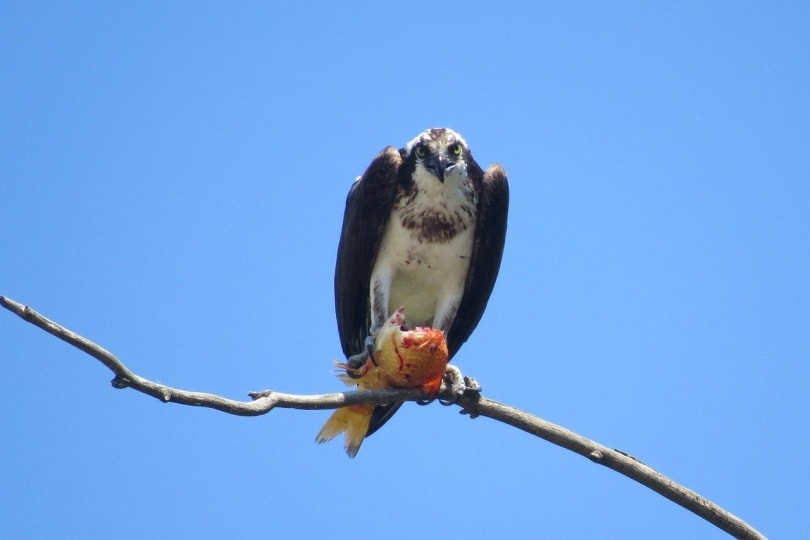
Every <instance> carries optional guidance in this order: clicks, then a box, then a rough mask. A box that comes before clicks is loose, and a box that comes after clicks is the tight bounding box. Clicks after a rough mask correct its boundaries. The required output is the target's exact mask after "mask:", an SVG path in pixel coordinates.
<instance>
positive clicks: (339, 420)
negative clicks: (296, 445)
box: [315, 405, 374, 458]
mask: <svg viewBox="0 0 810 540" xmlns="http://www.w3.org/2000/svg"><path fill="white" fill-rule="evenodd" d="M373 411H374V405H352V406H351V407H342V408H340V409H338V410H336V411H335V412H334V413H332V416H330V417H329V419H328V420H327V421H326V423H325V424H324V425H323V427H322V428H321V431H320V432H319V433H318V436H317V437H315V441H316V442H318V443H324V442H326V441H329V440H332V439H334V438H335V437H337V436H338V435H340V434H341V433H345V434H344V436H343V446H344V448H345V449H346V453H347V454H348V455H349V457H352V458H353V457H354V456H356V455H357V452H358V451H359V450H360V445H361V444H363V439H365V437H366V433H368V426H369V423H370V422H371V413H372V412H373Z"/></svg>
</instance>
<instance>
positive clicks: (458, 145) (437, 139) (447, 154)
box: [400, 128, 470, 183]
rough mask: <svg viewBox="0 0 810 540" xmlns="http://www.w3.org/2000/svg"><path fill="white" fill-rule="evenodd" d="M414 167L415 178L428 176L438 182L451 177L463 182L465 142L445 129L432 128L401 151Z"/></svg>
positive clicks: (465, 155)
mask: <svg viewBox="0 0 810 540" xmlns="http://www.w3.org/2000/svg"><path fill="white" fill-rule="evenodd" d="M400 152H401V153H402V157H403V159H404V160H405V161H406V162H408V161H410V162H412V163H413V170H414V177H416V178H418V177H424V176H425V175H426V174H429V175H431V176H433V177H434V178H436V179H437V180H438V181H439V182H442V183H444V181H445V179H446V178H447V177H448V176H449V175H452V174H457V175H460V176H461V177H464V178H466V176H467V163H468V162H469V160H470V150H469V148H468V147H467V142H466V141H465V140H464V138H463V137H462V136H461V135H459V134H458V133H456V132H455V131H453V130H452V129H448V128H431V129H428V130H427V131H424V132H422V133H420V134H419V135H417V136H416V137H415V138H414V139H413V140H412V141H410V142H409V143H408V144H406V145H405V148H403V149H402V150H401V151H400Z"/></svg>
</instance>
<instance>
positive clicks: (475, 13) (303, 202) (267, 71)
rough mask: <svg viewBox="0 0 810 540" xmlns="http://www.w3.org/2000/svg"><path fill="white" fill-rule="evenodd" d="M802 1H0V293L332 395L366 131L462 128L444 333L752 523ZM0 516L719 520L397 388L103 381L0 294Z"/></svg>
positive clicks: (802, 503)
mask: <svg viewBox="0 0 810 540" xmlns="http://www.w3.org/2000/svg"><path fill="white" fill-rule="evenodd" d="M808 30H810V9H808V6H807V4H805V3H800V2H795V3H769V4H754V3H738V2H713V3H705V2H683V3H677V5H656V3H614V4H611V5H609V6H608V5H605V6H594V5H589V4H579V3H570V2H565V3H563V2H560V3H539V2H537V3H535V2H531V3H530V2H524V3H509V2H505V3H500V4H498V7H494V5H492V4H487V5H484V4H478V3H457V2H443V3H441V4H436V3H421V2H408V3H406V4H400V5H399V6H395V5H393V4H391V5H388V6H382V5H379V4H376V3H375V4H370V3H369V4H363V3H356V4H351V5H347V4H343V3H340V4H339V3H335V4H334V5H330V6H323V5H319V4H315V3H305V2H298V3H292V2H288V3H284V5H283V6H279V7H272V6H271V5H270V4H269V3H266V4H265V3H238V4H231V5H227V6H226V4H225V3H197V2H188V3H168V2H154V3H148V2H139V3H129V4H124V3H117V2H114V3H107V2H104V3H95V4H93V3H73V4H70V5H67V4H65V3H61V2H59V3H54V4H49V3H41V2H36V3H30V2H5V3H3V6H2V7H0V125H2V130H0V201H2V211H0V254H1V255H0V257H1V258H0V261H2V263H0V294H3V295H7V296H9V297H11V298H14V299H16V300H18V301H21V302H24V303H28V304H30V305H31V306H33V307H34V308H36V309H38V310H39V311H41V312H42V313H43V314H45V315H46V316H49V317H51V318H53V319H55V320H57V321H59V322H61V323H62V324H64V325H66V326H68V327H69V328H71V329H73V330H75V331H77V332H80V333H82V334H84V335H85V336H87V337H89V338H91V339H93V340H95V341H97V342H98V343H99V344H101V345H103V346H105V347H107V348H108V349H110V350H112V351H113V352H115V353H116V354H117V355H118V356H119V357H120V358H121V359H122V360H123V361H124V362H126V363H127V364H128V365H129V366H130V367H131V368H132V369H133V370H135V371H136V372H137V373H139V374H141V375H143V376H145V377H149V378H152V379H155V380H158V381H160V382H163V383H165V384H169V385H173V386H177V387H181V388H185V389H191V390H204V391H210V392H214V393H218V394H222V395H225V396H228V397H233V398H241V397H244V396H245V394H246V392H247V391H249V390H261V389H265V388H272V389H277V390H280V391H286V392H298V393H321V392H328V391H336V390H340V389H342V386H341V383H340V382H339V381H338V380H337V379H336V378H335V377H334V374H333V372H332V364H331V363H332V361H333V360H334V359H337V358H338V357H339V355H340V346H339V341H338V338H337V330H336V327H335V322H334V309H333V303H332V298H333V297H332V272H333V266H334V256H335V250H336V246H337V239H338V234H339V228H340V224H341V219H342V213H343V203H344V200H345V196H346V193H347V191H348V188H349V186H350V184H351V182H352V180H353V179H354V178H355V176H356V175H358V174H360V173H361V172H362V171H363V169H364V168H365V167H366V165H367V164H368V163H369V161H370V160H371V158H372V157H373V156H374V155H375V154H376V153H377V152H378V151H379V150H380V149H381V148H383V147H384V146H386V145H394V146H397V147H399V146H401V145H403V144H404V143H405V142H406V141H408V140H410V139H411V138H412V137H414V136H415V135H416V134H417V133H419V132H420V131H422V130H424V129H426V128H428V127H435V126H448V127H452V128H454V129H456V130H458V131H459V132H461V133H462V134H463V135H464V136H465V138H466V139H467V141H468V142H469V143H470V146H471V148H472V149H473V152H474V154H475V156H476V158H477V160H478V161H479V163H481V164H483V165H486V164H489V163H491V162H496V161H497V162H500V163H502V164H503V165H504V167H505V168H506V170H507V172H508V173H509V178H510V187H511V194H512V202H511V207H510V216H509V231H508V235H507V246H506V250H505V254H504V259H503V264H502V268H501V273H500V276H499V281H498V283H497V285H496V287H495V290H494V293H493V295H492V299H491V301H490V303H489V306H488V309H487V312H486V314H485V315H484V318H483V319H482V321H481V323H480V325H479V327H478V329H477V330H476V332H475V333H474V335H473V336H472V338H471V339H470V340H469V341H468V342H467V344H466V345H465V346H464V348H463V349H462V351H461V352H460V353H459V355H458V356H456V358H455V360H454V361H455V362H456V363H457V364H458V365H459V366H460V367H461V368H462V369H463V370H464V372H465V373H467V374H469V375H473V376H475V377H476V378H477V379H478V380H479V381H480V382H481V383H482V385H483V386H484V390H485V393H486V395H488V396H489V397H491V398H493V399H497V400H499V401H504V402H507V403H510V404H513V405H515V406H517V407H520V408H522V409H525V410H527V411H530V412H532V413H535V414H538V415H539V416H541V417H543V418H546V419H548V420H551V421H554V422H557V423H559V424H562V425H564V426H566V427H568V428H570V429H573V430H575V431H577V432H579V433H581V434H582V435H584V436H586V437H590V438H593V439H595V440H597V441H599V442H601V443H603V444H605V445H607V446H610V447H614V448H620V449H622V450H624V451H626V452H629V453H631V454H633V455H635V456H637V457H638V458H640V459H641V460H643V461H645V462H646V463H648V464H650V465H651V466H653V467H656V468H657V469H659V470H660V471H661V472H662V473H664V474H666V475H668V476H670V477H672V478H673V479H675V480H677V481H679V482H682V483H684V484H685V485H686V486H688V487H690V488H692V489H694V490H696V491H698V492H699V493H701V494H702V495H704V496H706V497H708V498H710V499H712V500H714V501H715V502H717V503H718V504H720V505H722V506H723V507H725V508H727V509H728V510H730V511H732V512H734V513H736V514H737V515H739V516H741V517H742V518H744V519H746V520H748V521H749V522H750V523H751V524H752V525H754V526H755V527H757V528H758V529H760V530H761V531H762V532H764V533H765V534H766V535H768V536H772V537H774V538H790V537H797V536H799V535H800V534H801V533H806V531H807V530H808V528H810V517H808V514H807V512H806V510H807V506H808V495H807V481H808V477H810V470H808V464H807V459H806V451H805V448H806V447H807V444H808V442H810V441H808V435H807V431H808V429H807V428H808V423H809V422H810V392H809V391H808V385H809V384H810V367H809V364H810V363H809V362H808V360H810V210H809V209H810V122H808V118H810V84H809V79H810V39H808ZM0 342H2V352H0V380H2V384H3V388H2V392H0V411H2V412H0V415H2V420H0V426H1V427H0V454H1V455H2V460H0V461H1V462H2V464H0V536H2V537H4V538H54V537H74V538H108V537H109V536H110V535H111V534H115V536H116V537H120V538H141V537H153V538H168V537H177V536H180V537H192V536H196V537H201V538H226V537H237V536H242V537H244V536H248V535H249V536H256V535H259V536H273V537H285V538H313V537H326V536H327V535H328V537H330V538H352V539H358V538H373V537H379V536H381V535H384V536H386V537H387V538H392V539H397V538H412V537H414V536H421V535H426V536H427V535H429V536H432V537H437V538H446V537H456V536H458V535H463V536H464V537H465V538H471V539H476V538H493V537H511V538H535V537H538V536H539V537H545V538H723V537H725V536H724V535H723V534H722V533H720V532H719V531H717V530H716V529H714V528H713V527H712V526H710V525H708V524H707V523H705V522H704V521H703V520H701V519H700V518H698V517H696V516H694V515H692V514H690V513H689V512H687V511H685V510H683V509H681V508H680V507H677V506H675V505H674V504H672V503H670V502H669V501H667V500H665V499H663V498H661V497H660V496H658V495H656V494H654V493H653V492H651V491H649V490H648V489H646V488H644V487H642V486H640V485H638V484H636V483H634V482H632V481H630V480H628V479H626V478H624V477H622V476H620V475H618V474H617V473H614V472H612V471H608V470H604V469H602V468H600V467H598V466H595V465H593V464H591V463H590V462H589V461H588V460H586V459H584V458H582V457H579V456H577V455H574V454H571V453H569V452H567V451H564V450H562V449H560V448H557V447H555V446H553V445H551V444H549V443H546V442H544V441H540V440H536V439H533V438H531V437H529V436H527V435H525V434H523V433H520V432H517V431H515V430H514V429H511V428H508V427H506V426H504V425H501V424H498V423H495V422H492V421H489V420H486V419H479V420H475V421H470V420H468V419H466V418H464V417H461V416H460V415H458V414H457V412H456V410H454V409H449V408H443V407H440V406H438V405H434V406H431V407H416V406H413V405H409V406H406V407H404V408H403V410H402V411H401V412H400V413H399V414H398V415H397V417H396V418H395V420H393V421H392V422H390V423H389V424H388V425H387V426H386V427H385V429H383V430H381V431H380V432H379V433H378V434H376V435H374V436H373V437H372V438H371V439H369V440H367V441H366V443H365V444H364V446H363V448H362V450H361V451H360V454H359V455H358V457H357V458H356V459H355V460H349V459H348V458H347V457H346V456H345V454H344V453H343V450H342V448H341V444H340V443H339V442H332V443H331V444H327V445H323V446H319V445H316V444H315V443H314V437H315V434H316V433H317V432H318V430H319V429H320V427H321V425H322V423H323V422H324V420H325V419H326V417H327V416H328V414H329V413H328V412H323V411H321V412H306V411H287V410H279V411H275V412H273V413H271V414H270V415H268V416H264V417H260V418H251V419H245V418H237V417H232V416H227V415H224V414H221V413H218V412H214V411H209V410H200V409H193V408H189V407H182V406H177V405H165V404H161V403H159V402H157V401H156V400H154V399H152V398H149V397H147V396H144V395H142V394H138V393H136V392H134V391H129V390H124V391H121V390H114V389H113V388H111V387H110V385H109V380H110V378H111V376H110V374H109V373H108V372H107V371H106V369H105V368H103V366H101V365H100V364H99V363H98V362H96V361H95V360H93V359H91V358H90V357H88V356H85V355H83V354H82V353H80V352H78V351H76V350H74V349H72V348H70V347H68V346H67V345H65V344H63V343H61V342H59V341H58V340H56V339H54V338H52V337H50V336H48V335H46V334H45V333H43V332H42V331H40V330H37V329H35V328H33V327H31V326H28V325H26V324H25V323H24V322H23V321H21V320H19V319H17V318H16V317H14V316H13V315H11V314H10V313H5V314H3V313H0Z"/></svg>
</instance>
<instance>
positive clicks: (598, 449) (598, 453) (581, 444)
mask: <svg viewBox="0 0 810 540" xmlns="http://www.w3.org/2000/svg"><path fill="white" fill-rule="evenodd" d="M0 305H2V306H3V307H4V308H6V309H8V310H9V311H12V312H14V313H16V314H17V315H19V316H20V317H22V318H23V319H24V320H26V321H27V322H29V323H31V324H33V325H34V326H37V327H39V328H41V329H43V330H45V331H46V332H48V333H49V334H52V335H54V336H56V337H58V338H59V339H61V340H63V341H65V342H67V343H69V344H70V345H73V346H74V347H76V348H78V349H80V350H82V351H84V352H85V353H87V354H89V355H90V356H92V357H93V358H96V359H97V360H98V361H100V362H101V363H102V364H104V365H105V366H107V368H109V369H110V371H112V372H113V373H114V375H115V377H114V378H113V380H112V384H113V386H114V387H115V388H132V389H134V390H138V391H139V392H143V393H144V394H148V395H150V396H152V397H155V398H157V399H159V400H161V401H163V402H167V403H179V404H181V405H194V406H198V407H209V408H212V409H217V410H219V411H222V412H226V413H229V414H235V415H239V416H258V415H262V414H266V413H268V412H270V411H271V410H273V409H274V408H276V407H281V408H290V409H336V408H339V407H345V406H349V405H358V404H361V403H368V404H382V403H390V402H392V401H415V400H419V399H423V398H424V395H423V394H422V392H421V391H419V390H416V389H385V390H364V391H352V392H340V393H333V394H320V395H296V394H283V393H281V392H275V391H271V390H265V391H262V392H250V393H249V395H250V397H251V398H252V400H251V401H238V400H233V399H228V398H224V397H222V396H218V395H216V394H208V393H204V392H189V391H187V390H179V389H177V388H172V387H169V386H165V385H162V384H158V383H156V382H153V381H150V380H149V379H145V378H143V377H141V376H139V375H136V374H135V373H133V372H132V371H130V369H129V368H127V367H126V366H125V365H124V364H123V362H121V361H120V360H119V359H118V358H116V357H115V355H113V354H112V353H111V352H109V351H108V350H106V349H104V348H103V347H101V346H99V345H97V344H96V343H94V342H92V341H90V340H88V339H86V338H84V337H82V336H80V335H79V334H76V333H75V332H72V331H71V330H68V329H67V328H64V327H62V326H60V325H58V324H56V323H55V322H53V321H51V320H49V319H47V318H45V317H43V316H42V315H40V314H39V313H37V312H36V311H34V310H33V309H31V308H29V307H28V306H25V305H22V304H20V303H18V302H15V301H14V300H11V299H10V298H6V297H4V296H0ZM438 397H439V398H442V399H448V400H452V399H453V396H452V394H451V392H450V391H449V389H447V388H444V387H442V391H441V392H440V393H439V395H438ZM456 403H457V404H458V405H460V406H461V407H462V411H461V412H462V413H465V414H469V415H470V416H471V417H473V418H475V417H477V416H485V417H487V418H492V419H494V420H498V421H500V422H503V423H505V424H508V425H510V426H513V427H516V428H518V429H521V430H523V431H525V432H527V433H530V434H532V435H535V436H537V437H540V438H541V439H544V440H546V441H549V442H551V443H553V444H556V445H558V446H561V447H563V448H566V449H568V450H571V451H572V452H576V453H577V454H580V455H582V456H585V457H587V458H588V459H590V460H591V461H593V462H594V463H598V464H600V465H604V466H605V467H608V468H610V469H613V470H615V471H617V472H619V473H621V474H623V475H625V476H627V477H628V478H632V479H633V480H635V481H636V482H639V483H641V484H643V485H645V486H647V487H648V488H650V489H652V490H653V491H655V492H656V493H659V494H661V495H663V496H664V497H666V498H668V499H669V500H671V501H673V502H675V503H677V504H679V505H680V506H683V507H684V508H686V509H687V510H690V511H691V512H694V513H695V514H697V515H698V516H700V517H702V518H703V519H705V520H707V521H708V522H710V523H712V524H713V525H715V526H716V527H718V528H720V529H722V530H723V531H725V532H727V533H729V534H731V535H733V536H735V537H737V538H743V539H757V540H761V539H764V538H765V536H763V535H762V534H761V533H760V532H759V531H757V530H756V529H754V528H753V527H751V526H750V525H748V524H747V523H746V522H745V521H743V520H741V519H740V518H738V517H737V516H735V515H734V514H731V513H730V512H728V511H726V510H724V509H723V508H721V507H719V506H718V505H716V504H714V503H713V502H711V501H709V500H707V499H705V498H703V497H701V496H700V495H699V494H697V493H695V492H694V491H692V490H690V489H688V488H686V487H684V486H682V485H680V484H678V483H677V482H675V481H673V480H672V479H670V478H667V477H666V476H664V475H662V474H661V473H659V472H658V471H656V470H655V469H653V468H651V467H649V466H647V465H645V464H644V463H642V462H640V461H638V460H637V459H635V458H634V457H632V456H630V455H628V454H626V453H624V452H622V451H619V450H612V449H610V448H608V447H606V446H603V445H601V444H599V443H596V442H594V441H592V440H590V439H587V438H585V437H582V436H581V435H578V434H576V433H574V432H573V431H571V430H568V429H566V428H564V427H562V426H558V425H556V424H553V423H551V422H548V421H546V420H543V419H541V418H539V417H537V416H534V415H531V414H528V413H526V412H524V411H521V410H519V409H516V408H514V407H511V406H509V405H504V404H502V403H498V402H497V401H493V400H490V399H487V398H485V397H483V396H482V395H481V394H479V393H478V392H471V391H468V392H465V394H464V395H463V396H462V397H461V398H459V399H458V400H457V402H456Z"/></svg>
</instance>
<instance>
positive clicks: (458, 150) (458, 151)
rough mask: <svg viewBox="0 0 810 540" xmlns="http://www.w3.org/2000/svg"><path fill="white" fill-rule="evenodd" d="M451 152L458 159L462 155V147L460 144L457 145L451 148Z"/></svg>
mask: <svg viewBox="0 0 810 540" xmlns="http://www.w3.org/2000/svg"><path fill="white" fill-rule="evenodd" d="M450 152H451V153H452V154H453V155H454V156H456V157H458V156H460V155H461V145H460V144H458V143H455V144H454V145H453V146H451V147H450Z"/></svg>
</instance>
